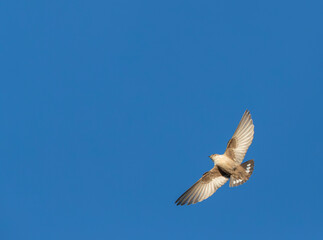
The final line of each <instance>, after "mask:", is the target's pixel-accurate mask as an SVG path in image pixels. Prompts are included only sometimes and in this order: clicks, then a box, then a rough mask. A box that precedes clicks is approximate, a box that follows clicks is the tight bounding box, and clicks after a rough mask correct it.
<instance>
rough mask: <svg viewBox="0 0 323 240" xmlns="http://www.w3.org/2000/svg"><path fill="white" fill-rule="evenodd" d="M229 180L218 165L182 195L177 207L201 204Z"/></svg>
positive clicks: (177, 201)
mask: <svg viewBox="0 0 323 240" xmlns="http://www.w3.org/2000/svg"><path fill="white" fill-rule="evenodd" d="M228 179H229V176H228V175H227V174H226V173H224V172H223V171H221V170H220V169H219V168H218V167H217V166H216V165H215V166H214V168H212V169H211V170H210V171H208V172H206V173H204V174H203V176H202V177H201V178H200V180H198V181H197V182H196V183H195V184H194V185H193V186H192V187H190V188H189V189H188V190H187V191H186V192H185V193H183V194H182V196H180V197H179V198H178V199H177V200H176V202H175V203H176V204H177V205H185V204H187V205H190V204H194V203H197V202H201V201H203V200H205V199H207V198H208V197H210V196H211V195H212V194H213V193H215V192H216V190H217V189H218V188H220V187H221V186H222V185H223V184H225V183H226V182H227V181H228Z"/></svg>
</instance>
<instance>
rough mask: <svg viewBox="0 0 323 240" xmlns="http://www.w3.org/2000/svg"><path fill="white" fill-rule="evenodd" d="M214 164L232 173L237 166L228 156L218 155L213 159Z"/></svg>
mask: <svg viewBox="0 0 323 240" xmlns="http://www.w3.org/2000/svg"><path fill="white" fill-rule="evenodd" d="M213 161H214V164H215V165H217V166H218V167H220V168H221V169H222V170H224V171H225V172H227V173H230V174H231V173H232V172H233V171H234V169H235V168H236V167H237V163H236V162H234V161H232V160H231V159H230V158H228V157H226V156H223V155H219V156H217V157H216V158H215V159H214V160H213Z"/></svg>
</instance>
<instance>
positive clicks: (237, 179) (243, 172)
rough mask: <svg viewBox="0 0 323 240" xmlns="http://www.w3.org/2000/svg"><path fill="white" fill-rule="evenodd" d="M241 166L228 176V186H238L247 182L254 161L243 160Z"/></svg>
mask: <svg viewBox="0 0 323 240" xmlns="http://www.w3.org/2000/svg"><path fill="white" fill-rule="evenodd" d="M240 166H241V167H242V168H240V167H239V168H238V169H237V170H236V173H233V174H232V175H231V177H230V187H236V186H239V185H241V184H243V183H245V182H247V181H248V180H249V178H250V176H251V174H252V172H253V169H254V166H255V163H254V161H253V159H251V160H249V161H247V162H244V163H242V164H241V165H240Z"/></svg>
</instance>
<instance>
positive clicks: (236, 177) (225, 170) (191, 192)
mask: <svg viewBox="0 0 323 240" xmlns="http://www.w3.org/2000/svg"><path fill="white" fill-rule="evenodd" d="M253 137H254V124H253V121H252V118H251V114H250V112H249V110H246V111H245V112H244V114H243V116H242V118H241V120H240V122H239V125H238V127H237V129H236V131H235V132H234V134H233V136H232V138H231V139H230V140H229V142H228V143H227V148H226V150H225V152H224V154H222V155H221V154H212V155H210V156H209V158H211V160H212V161H213V162H214V167H213V168H212V169H211V170H210V171H208V172H206V173H204V174H203V176H202V177H201V178H200V179H199V180H198V181H197V182H196V183H195V184H194V185H193V186H192V187H190V188H189V189H188V190H187V191H186V192H184V193H183V194H182V195H181V196H180V197H179V198H178V199H177V200H176V201H175V204H177V205H185V204H187V205H190V204H195V203H198V202H201V201H203V200H205V199H207V198H209V197H210V196H212V195H213V194H214V193H215V192H216V191H217V190H218V189H219V188H220V187H222V186H223V185H224V184H225V183H226V182H227V181H228V180H229V179H230V183H229V186H230V187H236V186H239V185H241V184H243V183H245V182H247V181H248V180H249V178H250V176H251V174H252V173H253V170H254V160H253V159H251V160H249V161H246V162H244V163H242V161H243V159H244V157H245V155H246V152H247V150H248V148H249V146H250V145H251V143H252V140H253ZM241 163H242V164H241Z"/></svg>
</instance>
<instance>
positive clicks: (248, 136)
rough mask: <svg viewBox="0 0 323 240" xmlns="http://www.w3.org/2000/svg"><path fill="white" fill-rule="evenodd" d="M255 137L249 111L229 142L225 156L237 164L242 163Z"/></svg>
mask: <svg viewBox="0 0 323 240" xmlns="http://www.w3.org/2000/svg"><path fill="white" fill-rule="evenodd" d="M253 135H254V125H253V122H252V119H251V115H250V112H249V111H248V110H246V111H245V113H244V114H243V116H242V118H241V120H240V123H239V125H238V127H237V129H236V131H235V132H234V134H233V136H232V138H231V139H230V141H229V142H228V145H227V149H226V151H225V153H224V154H225V155H226V156H228V157H229V158H231V159H233V160H234V161H236V162H237V163H241V162H242V160H243V159H244V156H245V155H246V152H247V150H248V148H249V146H250V144H251V143H252V139H253Z"/></svg>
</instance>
